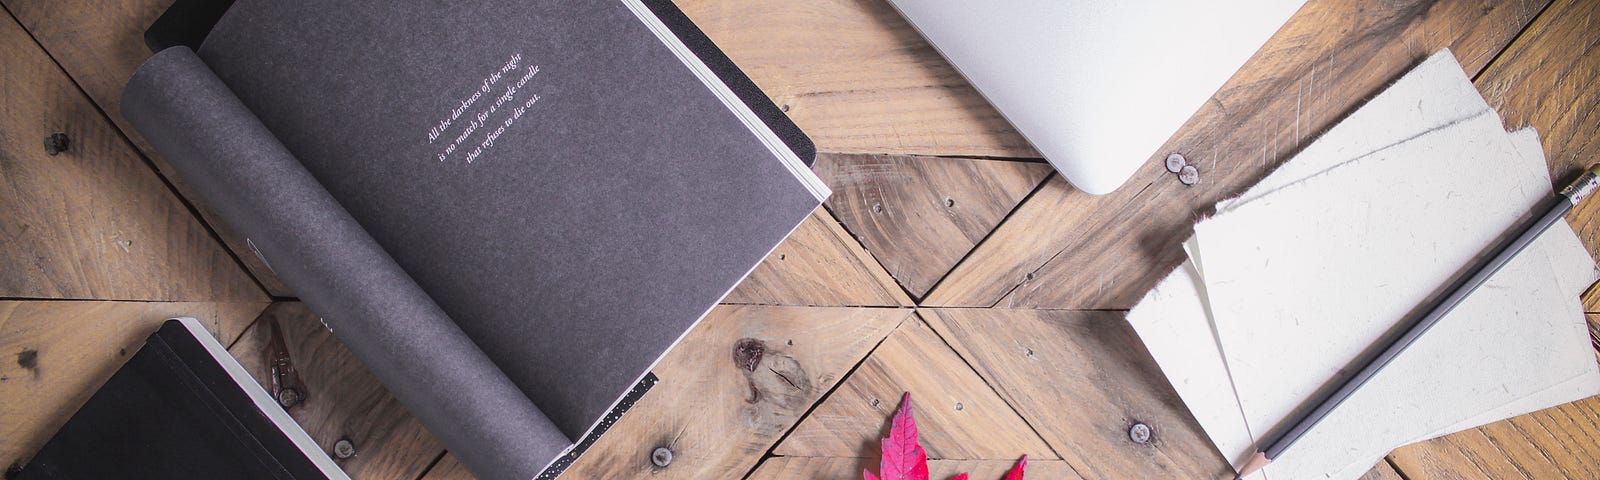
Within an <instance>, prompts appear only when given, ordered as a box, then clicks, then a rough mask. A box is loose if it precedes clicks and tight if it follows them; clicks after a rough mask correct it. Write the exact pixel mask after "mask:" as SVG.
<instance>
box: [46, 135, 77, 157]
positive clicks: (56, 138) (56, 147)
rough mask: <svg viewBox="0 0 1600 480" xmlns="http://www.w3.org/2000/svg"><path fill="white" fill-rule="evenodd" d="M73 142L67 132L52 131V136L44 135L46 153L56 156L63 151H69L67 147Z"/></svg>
mask: <svg viewBox="0 0 1600 480" xmlns="http://www.w3.org/2000/svg"><path fill="white" fill-rule="evenodd" d="M71 144H72V141H71V140H70V139H68V138H67V134H66V133H64V132H56V133H52V134H50V136H48V137H44V153H45V154H46V155H49V156H52V157H54V156H56V155H57V154H59V153H61V152H65V151H67V147H68V146H70V145H71Z"/></svg>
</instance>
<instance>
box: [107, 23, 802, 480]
mask: <svg viewBox="0 0 1600 480" xmlns="http://www.w3.org/2000/svg"><path fill="white" fill-rule="evenodd" d="M191 32H192V31H191ZM179 43H183V42H179ZM123 112H124V114H125V115H126V116H127V117H128V119H129V120H130V121H131V122H132V124H133V125H134V126H135V127H136V128H138V129H139V130H140V131H141V132H142V133H143V134H144V135H145V137H146V138H148V139H149V140H150V142H151V144H152V145H154V146H155V147H156V149H157V150H158V151H159V152H160V153H161V154H162V156H163V157H165V158H166V159H167V160H168V162H170V163H171V164H172V165H173V166H174V168H175V169H176V170H177V171H178V172H179V174H180V175H181V176H182V177H183V179H184V180H185V181H186V182H187V183H188V184H190V185H191V186H192V187H193V189H194V190H195V191H197V192H198V193H199V194H200V195H201V197H203V201H204V203H206V204H207V205H208V206H209V207H211V208H212V209H214V210H215V211H217V212H218V213H219V214H220V215H221V216H222V217H224V218H225V219H226V221H227V222H228V223H229V224H230V225H231V226H232V227H233V229H234V230H235V231H237V232H239V233H240V234H242V235H244V236H245V237H247V239H248V243H249V244H250V245H251V247H252V248H255V249H256V250H257V254H259V255H261V257H262V260H263V261H264V262H265V263H266V264H267V265H269V266H270V268H272V269H273V271H274V272H275V273H276V274H277V275H278V276H279V277H280V278H282V279H283V280H284V282H285V283H286V284H288V285H289V286H290V287H291V288H293V289H294V290H295V292H296V294H297V295H298V296H300V297H301V298H302V299H303V300H305V301H306V302H307V303H308V304H309V305H310V306H311V307H312V308H313V309H315V310H316V311H317V312H318V313H319V314H320V315H322V316H323V317H324V318H325V320H326V322H327V324H328V325H329V326H330V327H331V328H332V329H333V331H334V334H335V335H337V336H339V338H340V339H341V340H342V341H343V342H344V343H345V344H346V345H348V346H349V347H350V349H351V351H352V352H354V353H355V354H356V355H357V356H358V357H360V358H361V359H362V360H363V362H364V363H365V364H366V365H367V366H368V367H369V368H371V369H372V370H373V372H374V374H375V375H376V376H377V377H378V378H379V380H381V381H383V382H384V384H385V385H386V386H387V387H388V388H389V389H390V390H391V391H393V392H394V393H395V396H396V397H397V398H398V399H399V400H400V401H401V402H402V403H404V404H405V405H406V406H407V407H408V408H409V409H410V410H411V411H412V412H413V413H414V414H415V415H416V416H417V417H418V418H419V419H420V420H421V421H422V422H423V424H424V425H426V426H427V427H428V428H429V429H430V430H431V431H432V432H433V433H434V434H435V435H437V436H439V437H440V439H441V441H442V442H443V443H444V444H445V445H446V447H448V448H450V449H451V450H452V451H454V452H455V453H456V455H457V456H458V457H460V459H461V461H462V463H463V464H464V465H465V466H467V467H468V468H469V469H470V470H472V471H473V472H474V473H476V474H478V475H479V476H482V477H485V478H531V477H534V476H537V475H539V474H541V473H543V474H545V475H547V476H550V475H552V474H553V473H554V472H552V471H551V470H549V469H546V467H548V466H550V462H551V461H552V460H553V459H555V458H557V457H562V458H568V459H570V455H567V454H568V453H569V451H570V449H571V448H572V447H573V445H574V444H577V443H580V441H581V440H583V439H584V438H585V437H593V436H594V435H596V434H598V433H599V432H601V431H603V428H604V426H605V425H609V424H610V421H609V420H608V419H614V418H615V417H616V416H617V415H619V414H620V413H621V410H622V409H623V408H624V406H625V405H627V404H628V402H626V401H624V399H625V398H624V397H625V394H627V393H629V392H634V393H635V394H637V393H638V392H642V391H643V390H645V389H647V388H648V386H649V385H651V383H650V381H649V380H650V378H649V377H647V373H648V370H649V369H650V368H651V366H652V365H653V364H654V363H655V362H656V361H657V360H658V359H659V358H660V356H661V355H662V354H663V353H664V352H665V351H667V349H668V348H670V347H671V346H672V345H673V344H674V343H675V342H676V341H677V340H678V339H679V338H681V337H682V336H683V335H684V334H685V333H687V332H688V330H689V329H690V328H691V327H692V326H693V325H694V324H695V323H696V322H697V321H698V320H699V319H700V318H701V317H702V316H704V315H705V314H706V313H707V312H708V311H709V309H710V308H711V307H712V306H713V305H714V304H715V303H716V302H717V301H718V300H720V299H721V298H722V297H723V296H725V295H726V294H727V293H728V292H729V291H731V289H732V288H733V287H734V286H735V285H736V284H737V283H738V282H739V281H740V280H741V279H742V278H743V277H744V276H745V275H747V274H748V273H749V272H750V271H751V270H752V269H753V268H754V267H755V266H756V265H757V263H759V262H760V261H761V260H762V258H764V257H765V256H766V254H767V253H769V252H770V251H771V250H772V249H774V248H775V247H776V246H777V245H778V243H779V242H781V241H782V240H783V239H784V238H785V237H786V236H787V235H788V234H789V233H790V232H791V231H793V229H794V228H795V227H796V226H798V225H799V223H800V222H801V221H802V220H804V219H805V218H806V217H807V216H808V215H809V214H810V212H812V211H813V210H815V209H816V208H817V207H818V206H819V205H820V204H821V202H822V200H823V199H825V198H826V197H827V195H828V189H827V187H826V186H824V185H823V184H822V183H821V181H820V180H818V179H817V177H816V176H815V175H814V174H813V173H812V172H811V170H810V168H809V163H810V160H811V157H812V156H813V155H814V152H813V149H812V147H811V144H810V142H809V140H807V139H806V138H805V137H804V135H802V134H800V132H799V130H798V129H797V128H795V127H794V125H793V124H792V123H790V122H789V121H788V119H787V118H785V117H784V116H783V114H782V112H781V111H779V110H778V109H777V107H776V106H774V105H773V104H772V103H771V101H770V100H768V99H767V98H766V97H765V96H763V95H761V94H760V92H759V90H757V89H756V88H755V87H754V85H753V84H751V83H750V82H749V80H748V79H746V78H745V77H744V76H743V75H742V74H740V73H739V72H738V70H737V68H734V67H733V65H732V63H731V62H729V61H728V59H727V58H726V57H725V56H723V55H722V53H721V52H719V51H717V50H716V48H715V46H714V45H713V44H712V43H711V42H710V40H708V39H706V38H705V37H704V35H702V34H701V33H700V31H699V30H698V29H696V28H694V26H693V24H692V23H690V22H689V20H688V19H687V18H686V17H684V16H683V14H682V13H681V12H679V11H678V10H677V9H676V8H675V7H674V6H673V5H672V3H671V2H669V1H666V0H605V1H599V0H596V1H581V2H523V1H512V0H458V1H450V2H433V1H421V0H414V1H400V2H389V1H371V0H324V1H312V0H238V1H236V2H235V3H234V4H233V5H232V6H231V7H230V8H228V9H227V11H226V12H225V13H224V14H222V16H221V17H220V19H219V20H218V21H217V22H216V24H215V26H214V27H213V28H210V29H209V32H208V33H206V34H205V35H203V41H200V43H199V44H198V48H197V49H193V50H191V49H190V48H187V47H182V46H179V47H174V48H169V49H165V50H162V51H161V52H159V53H157V54H156V55H155V56H154V57H152V58H151V59H150V60H149V62H147V63H146V65H144V66H143V67H141V68H140V69H139V71H137V72H136V73H135V74H134V76H133V78H132V79H131V80H130V81H129V84H128V87H127V89H126V91H125V93H124V97H123ZM661 381H673V379H670V378H663V379H661ZM555 470H556V471H559V466H557V467H556V468H555Z"/></svg>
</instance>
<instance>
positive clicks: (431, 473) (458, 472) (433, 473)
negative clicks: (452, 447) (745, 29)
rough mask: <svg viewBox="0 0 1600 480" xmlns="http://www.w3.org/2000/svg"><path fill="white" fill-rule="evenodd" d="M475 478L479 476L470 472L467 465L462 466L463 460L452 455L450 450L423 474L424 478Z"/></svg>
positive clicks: (447, 479) (426, 479)
mask: <svg viewBox="0 0 1600 480" xmlns="http://www.w3.org/2000/svg"><path fill="white" fill-rule="evenodd" d="M474 478H478V477H475V476H473V475H472V472H468V471H467V467H465V466H462V465H461V461H460V460H456V456H455V455H451V454H450V452H445V454H444V456H443V457H441V458H439V461H438V462H436V463H434V464H433V467H432V468H429V469H428V473H426V474H423V475H422V480H471V479H474Z"/></svg>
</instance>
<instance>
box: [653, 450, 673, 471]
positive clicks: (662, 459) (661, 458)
mask: <svg viewBox="0 0 1600 480" xmlns="http://www.w3.org/2000/svg"><path fill="white" fill-rule="evenodd" d="M650 463H653V464H655V466H657V467H665V466H667V465H672V449H670V448H667V447H656V450H655V451H654V452H650Z"/></svg>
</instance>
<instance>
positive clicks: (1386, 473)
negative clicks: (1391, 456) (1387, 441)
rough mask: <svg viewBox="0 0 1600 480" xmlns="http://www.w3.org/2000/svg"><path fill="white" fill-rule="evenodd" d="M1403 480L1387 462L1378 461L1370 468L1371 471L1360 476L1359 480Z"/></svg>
mask: <svg viewBox="0 0 1600 480" xmlns="http://www.w3.org/2000/svg"><path fill="white" fill-rule="evenodd" d="M1405 478H1406V477H1403V476H1400V472H1397V471H1395V469H1394V466H1392V465H1389V462H1387V461H1380V462H1378V464H1377V465H1373V466H1372V470H1367V473H1366V474H1364V475H1361V478H1360V479H1359V480H1405Z"/></svg>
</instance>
